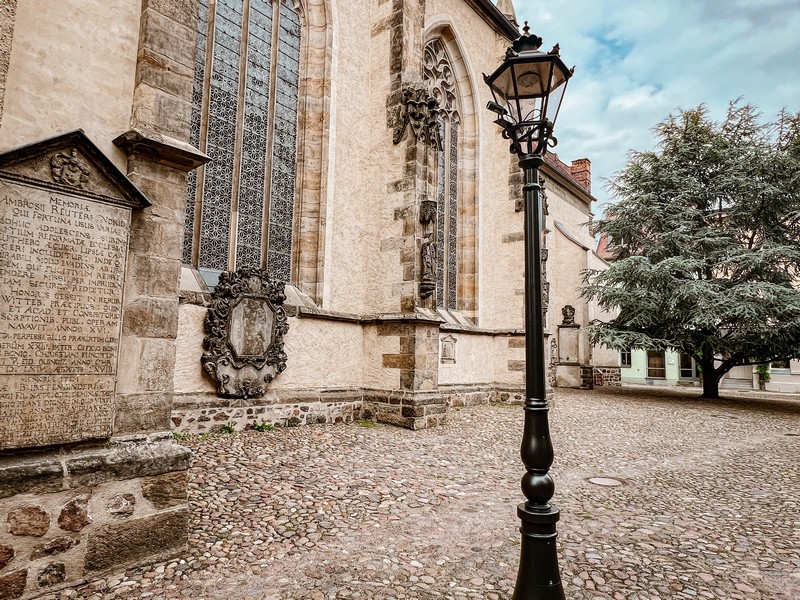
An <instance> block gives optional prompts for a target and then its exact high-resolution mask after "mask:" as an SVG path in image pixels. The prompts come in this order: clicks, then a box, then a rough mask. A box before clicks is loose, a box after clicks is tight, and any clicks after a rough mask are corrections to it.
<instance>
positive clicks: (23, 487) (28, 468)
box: [0, 456, 64, 498]
mask: <svg viewBox="0 0 800 600" xmlns="http://www.w3.org/2000/svg"><path fill="white" fill-rule="evenodd" d="M63 479H64V468H63V467H62V466H61V462H60V461H59V460H58V458H57V457H54V456H49V457H36V458H30V459H18V458H14V457H6V458H2V459H0V498H9V497H11V496H16V495H18V494H28V493H49V492H57V491H58V490H60V489H61V487H62V482H63Z"/></svg>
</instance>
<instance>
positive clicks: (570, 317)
mask: <svg viewBox="0 0 800 600" xmlns="http://www.w3.org/2000/svg"><path fill="white" fill-rule="evenodd" d="M561 315H562V316H563V317H564V319H563V320H562V321H561V324H562V325H574V324H575V307H574V306H570V305H569V304H567V305H566V306H565V307H564V308H562V309H561Z"/></svg>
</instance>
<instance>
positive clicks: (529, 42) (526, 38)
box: [513, 21, 542, 53]
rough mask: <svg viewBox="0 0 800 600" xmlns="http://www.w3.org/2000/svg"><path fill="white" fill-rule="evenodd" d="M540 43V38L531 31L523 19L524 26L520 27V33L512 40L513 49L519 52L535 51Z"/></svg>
mask: <svg viewBox="0 0 800 600" xmlns="http://www.w3.org/2000/svg"><path fill="white" fill-rule="evenodd" d="M541 45H542V38H540V37H539V36H538V35H536V34H535V33H531V27H530V25H528V22H527V21H525V27H523V28H522V35H521V36H519V37H518V38H517V39H516V40H514V45H513V47H514V51H515V52H517V53H520V52H531V51H533V52H535V51H536V50H538V49H539V48H540V47H541Z"/></svg>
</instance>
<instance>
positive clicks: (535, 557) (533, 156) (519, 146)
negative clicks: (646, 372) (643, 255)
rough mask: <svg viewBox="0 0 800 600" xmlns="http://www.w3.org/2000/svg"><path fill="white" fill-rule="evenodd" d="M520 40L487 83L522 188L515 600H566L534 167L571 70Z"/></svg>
mask: <svg viewBox="0 0 800 600" xmlns="http://www.w3.org/2000/svg"><path fill="white" fill-rule="evenodd" d="M523 32H524V33H523V35H522V36H520V37H519V38H518V39H517V40H516V41H515V42H514V44H513V46H512V47H511V48H509V49H508V52H507V53H506V58H505V60H504V61H503V64H502V65H500V67H498V69H497V70H496V71H495V72H494V73H492V74H491V75H490V76H488V77H487V76H485V75H484V79H485V81H486V84H487V85H488V86H489V87H490V88H491V90H492V95H493V96H494V100H493V101H492V102H489V105H488V106H487V108H488V109H489V110H491V111H492V112H494V113H496V114H497V117H498V118H497V120H496V121H495V123H497V124H498V125H500V126H501V127H502V128H503V137H504V138H505V139H508V140H510V141H511V152H512V153H514V154H516V155H517V156H518V157H519V165H520V167H521V168H522V169H523V171H524V175H525V182H524V185H523V191H524V194H525V426H524V430H523V434H522V447H521V449H520V456H521V458H522V462H523V464H524V465H525V469H526V473H525V475H523V477H522V493H523V495H524V496H525V498H526V501H525V502H523V503H522V504H520V505H519V506H518V507H517V515H518V516H519V518H520V519H521V521H522V525H521V527H520V532H521V533H522V545H521V548H520V561H519V572H518V573H517V583H516V587H515V589H514V596H513V600H564V588H563V586H562V584H561V576H560V574H559V570H558V555H557V553H556V537H557V535H558V534H557V533H556V522H557V521H558V517H559V511H558V509H557V508H556V507H555V506H553V505H551V504H550V499H551V498H552V497H553V492H554V485H553V478H552V477H551V475H550V473H549V470H550V466H551V465H552V464H553V444H552V441H551V440H550V427H549V424H548V420H547V413H548V411H549V409H548V406H547V398H546V394H545V349H544V314H543V307H542V263H541V248H542V195H541V191H542V187H541V185H540V183H539V167H540V166H541V165H542V163H543V162H544V154H545V152H547V147H548V145H552V146H554V145H555V144H556V139H555V138H554V137H553V136H552V132H553V124H554V123H555V120H556V116H557V115H558V111H559V109H560V107H561V101H562V99H563V97H564V90H565V89H566V87H567V82H568V81H569V78H570V77H572V73H573V71H574V68H573V69H568V68H567V66H566V65H565V64H564V62H563V61H562V60H561V57H560V56H559V47H558V45H556V46H555V47H554V48H553V49H552V50H551V51H550V52H547V53H545V52H541V51H540V50H539V48H540V47H541V45H542V39H541V38H540V37H538V36H536V35H533V34H531V33H530V27H528V24H527V23H525V27H524V29H523Z"/></svg>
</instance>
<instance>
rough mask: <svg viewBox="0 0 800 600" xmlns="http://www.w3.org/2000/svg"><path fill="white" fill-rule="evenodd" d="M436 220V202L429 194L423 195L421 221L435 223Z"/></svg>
mask: <svg viewBox="0 0 800 600" xmlns="http://www.w3.org/2000/svg"><path fill="white" fill-rule="evenodd" d="M435 220H436V202H435V201H434V200H428V197H427V196H423V197H422V200H421V201H420V203H419V222H420V223H422V224H423V225H427V224H428V223H433V222H434V221H435Z"/></svg>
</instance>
